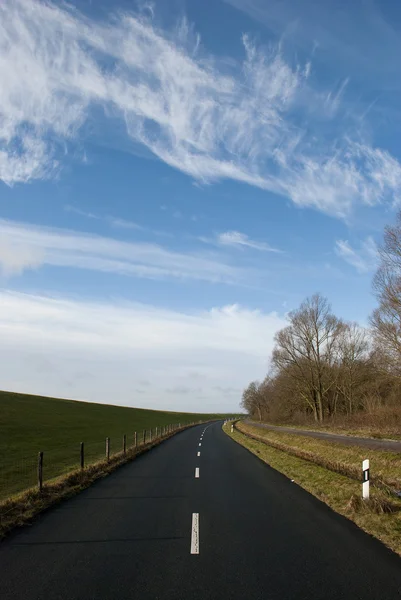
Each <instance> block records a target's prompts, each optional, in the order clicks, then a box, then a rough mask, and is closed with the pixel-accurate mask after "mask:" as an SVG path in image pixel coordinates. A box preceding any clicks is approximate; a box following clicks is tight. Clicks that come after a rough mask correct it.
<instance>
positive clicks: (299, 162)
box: [0, 0, 401, 216]
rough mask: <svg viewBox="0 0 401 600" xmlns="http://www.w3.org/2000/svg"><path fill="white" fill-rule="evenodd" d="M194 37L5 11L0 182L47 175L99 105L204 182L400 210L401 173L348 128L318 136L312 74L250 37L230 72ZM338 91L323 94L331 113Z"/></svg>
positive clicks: (332, 204)
mask: <svg viewBox="0 0 401 600" xmlns="http://www.w3.org/2000/svg"><path fill="white" fill-rule="evenodd" d="M190 37H191V36H190V35H189V28H188V26H187V25H186V23H185V22H182V23H181V26H180V27H179V28H178V29H177V30H175V31H174V32H172V33H171V32H165V31H162V30H161V29H159V28H157V27H156V25H155V24H154V21H153V20H149V19H148V20H146V19H144V18H143V17H139V16H138V15H137V14H134V13H131V14H123V15H119V16H113V18H112V19H110V20H107V21H106V20H105V21H102V22H100V21H89V20H88V19H87V18H86V17H84V16H83V15H81V14H80V13H79V12H78V11H76V10H72V9H68V8H67V7H66V6H65V5H63V7H59V6H56V5H54V4H52V3H48V2H46V3H44V2H40V1H39V0H5V2H3V3H2V4H1V5H0V79H1V81H2V86H1V89H0V140H1V142H2V150H1V151H0V178H1V179H2V180H3V181H4V182H6V183H8V184H10V185H11V184H13V183H16V182H27V181H30V180H32V179H35V178H43V177H47V176H50V175H51V174H52V173H54V171H55V170H57V169H58V168H59V161H60V160H61V154H60V152H58V151H57V149H58V147H59V145H60V144H65V143H66V142H67V144H68V143H69V142H70V141H73V140H75V139H77V138H79V130H80V127H81V125H82V124H83V123H84V122H85V120H86V119H87V118H88V115H89V114H90V111H91V109H92V108H93V107H96V106H100V107H102V108H103V109H104V110H105V115H106V117H107V115H112V116H113V117H116V116H117V117H119V118H120V119H121V120H123V122H124V123H125V128H126V133H127V135H128V137H129V138H131V139H132V140H134V141H135V142H136V143H140V144H142V145H143V146H144V147H146V148H147V149H148V150H150V151H151V152H152V153H153V154H154V155H155V156H157V157H158V158H159V159H160V160H162V161H164V162H165V163H167V164H168V165H170V166H172V167H174V168H176V169H179V170H181V171H183V172H185V173H187V174H188V175H190V176H191V177H194V178H195V179H197V180H199V181H203V182H212V181H216V180H219V179H233V180H235V181H241V182H244V183H247V184H249V185H253V186H256V187H259V188H261V189H264V190H266V191H269V192H273V193H276V194H279V195H281V196H284V197H287V198H290V199H291V200H292V201H293V202H294V203H295V204H297V205H299V206H310V207H313V208H317V209H319V210H322V211H324V212H326V213H328V214H331V215H336V216H346V215H347V214H348V213H349V212H350V211H351V210H352V208H353V206H354V205H356V204H358V203H364V204H368V205H369V204H376V203H379V202H385V201H388V202H394V201H396V200H397V199H398V198H399V196H400V190H401V167H400V164H399V163H398V162H397V160H396V159H395V158H393V157H392V156H391V155H390V154H389V153H388V152H387V151H385V150H383V149H379V148H375V147H374V146H371V145H369V144H367V143H366V142H364V140H363V139H361V138H360V137H357V138H355V139H350V138H349V137H348V136H347V135H346V132H347V131H348V128H347V125H346V124H344V125H342V124H341V122H339V126H338V131H337V134H336V136H335V137H333V136H327V135H326V134H325V133H322V132H320V131H318V130H317V129H316V127H314V126H313V125H314V124H313V122H312V121H311V119H313V116H311V115H312V114H313V111H311V110H310V106H308V110H307V111H306V112H305V102H304V101H303V99H304V95H305V90H306V89H307V86H309V85H310V84H309V75H310V71H311V66H310V64H309V63H308V64H305V65H298V64H295V65H291V64H289V63H288V62H286V60H285V59H284V57H283V55H282V54H281V52H280V48H279V47H277V48H270V49H269V50H267V49H263V48H258V47H257V46H256V45H255V43H253V41H252V39H251V38H250V37H249V36H246V35H245V36H243V39H242V43H243V48H244V60H243V62H242V63H241V64H237V65H236V66H232V68H231V69H230V70H229V71H227V66H225V67H224V68H223V67H221V66H220V65H219V63H218V61H217V60H216V59H214V57H213V56H210V55H207V54H206V52H205V51H203V50H202V49H201V46H200V44H199V39H196V40H195V43H192V44H191V43H190V41H189V40H190ZM26 73H29V77H26ZM344 87H345V84H344V85H342V87H341V86H340V88H339V89H338V90H337V92H336V94H334V96H330V97H329V96H326V98H327V101H328V102H330V103H331V104H333V98H334V104H335V108H337V106H338V103H339V102H340V98H341V94H342V93H344ZM308 98H312V99H313V93H311V90H310V89H309V91H308ZM319 99H321V96H319V94H317V95H316V96H315V100H316V104H317V105H318V102H319V101H320V100H319ZM303 111H304V112H303ZM329 112H330V111H329ZM331 112H333V111H331ZM306 119H309V122H308V123H307V125H306V126H305V120H306Z"/></svg>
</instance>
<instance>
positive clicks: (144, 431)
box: [143, 429, 146, 445]
mask: <svg viewBox="0 0 401 600" xmlns="http://www.w3.org/2000/svg"><path fill="white" fill-rule="evenodd" d="M145 442H146V429H144V430H143V445H145Z"/></svg>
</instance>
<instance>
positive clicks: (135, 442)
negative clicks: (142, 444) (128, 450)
mask: <svg viewBox="0 0 401 600" xmlns="http://www.w3.org/2000/svg"><path fill="white" fill-rule="evenodd" d="M136 445H137V439H136V431H135V433H134V448H136Z"/></svg>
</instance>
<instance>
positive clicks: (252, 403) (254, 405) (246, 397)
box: [241, 381, 262, 421]
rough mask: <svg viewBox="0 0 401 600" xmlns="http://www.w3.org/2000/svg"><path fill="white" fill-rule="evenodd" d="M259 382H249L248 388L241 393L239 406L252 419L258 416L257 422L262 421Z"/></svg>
mask: <svg viewBox="0 0 401 600" xmlns="http://www.w3.org/2000/svg"><path fill="white" fill-rule="evenodd" d="M259 386H260V384H259V382H258V381H251V383H250V384H249V385H248V387H247V388H246V389H245V390H244V391H243V393H242V401H241V405H242V407H243V408H244V409H245V410H246V412H247V413H248V414H249V415H251V417H253V416H254V415H255V414H257V415H258V418H259V421H261V420H262V397H261V394H260V391H259Z"/></svg>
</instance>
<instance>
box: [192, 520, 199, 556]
mask: <svg viewBox="0 0 401 600" xmlns="http://www.w3.org/2000/svg"><path fill="white" fill-rule="evenodd" d="M191 554H199V513H192V533H191Z"/></svg>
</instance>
